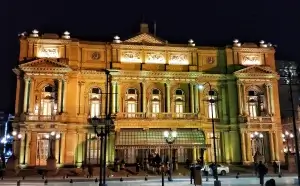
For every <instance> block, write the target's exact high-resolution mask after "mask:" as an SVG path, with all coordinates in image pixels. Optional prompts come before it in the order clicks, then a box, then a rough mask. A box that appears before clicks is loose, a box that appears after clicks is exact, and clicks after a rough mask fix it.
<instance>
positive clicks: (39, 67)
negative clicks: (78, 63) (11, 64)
mask: <svg viewBox="0 0 300 186" xmlns="http://www.w3.org/2000/svg"><path fill="white" fill-rule="evenodd" d="M19 68H20V69H21V70H23V71H25V72H34V71H36V72H39V71H50V72H51V71H52V72H69V71H71V69H70V67H69V66H68V65H67V64H65V63H62V62H59V61H57V60H55V59H48V58H41V59H35V60H33V61H29V62H25V63H23V64H20V65H19Z"/></svg>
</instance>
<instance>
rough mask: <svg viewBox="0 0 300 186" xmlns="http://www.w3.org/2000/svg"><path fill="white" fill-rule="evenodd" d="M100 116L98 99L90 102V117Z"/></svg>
mask: <svg viewBox="0 0 300 186" xmlns="http://www.w3.org/2000/svg"><path fill="white" fill-rule="evenodd" d="M99 116H100V103H99V101H92V102H91V117H92V118H93V117H99Z"/></svg>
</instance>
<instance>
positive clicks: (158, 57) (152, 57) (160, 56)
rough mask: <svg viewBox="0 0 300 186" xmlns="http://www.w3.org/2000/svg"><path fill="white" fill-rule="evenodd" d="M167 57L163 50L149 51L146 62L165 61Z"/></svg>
mask: <svg viewBox="0 0 300 186" xmlns="http://www.w3.org/2000/svg"><path fill="white" fill-rule="evenodd" d="M165 62H166V59H165V56H164V53H161V52H147V53H146V63H165Z"/></svg>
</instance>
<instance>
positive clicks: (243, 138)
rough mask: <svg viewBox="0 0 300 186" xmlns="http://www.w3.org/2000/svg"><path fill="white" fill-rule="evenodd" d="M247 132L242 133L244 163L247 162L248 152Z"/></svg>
mask: <svg viewBox="0 0 300 186" xmlns="http://www.w3.org/2000/svg"><path fill="white" fill-rule="evenodd" d="M245 137H246V136H245V132H244V131H242V132H241V138H242V139H241V143H242V144H241V145H242V159H243V163H245V162H246V161H247V152H246V140H245Z"/></svg>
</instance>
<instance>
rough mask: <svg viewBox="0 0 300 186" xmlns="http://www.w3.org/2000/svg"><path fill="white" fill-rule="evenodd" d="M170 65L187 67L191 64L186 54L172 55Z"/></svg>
mask: <svg viewBox="0 0 300 186" xmlns="http://www.w3.org/2000/svg"><path fill="white" fill-rule="evenodd" d="M169 63H170V64H178V65H185V64H188V63H189V60H188V56H187V55H186V54H171V55H170V59H169Z"/></svg>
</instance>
